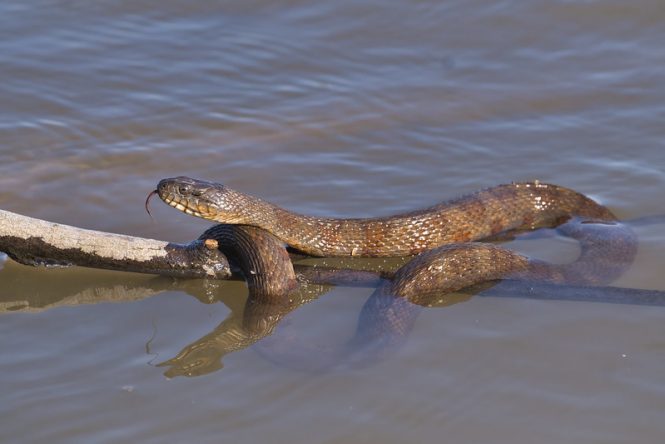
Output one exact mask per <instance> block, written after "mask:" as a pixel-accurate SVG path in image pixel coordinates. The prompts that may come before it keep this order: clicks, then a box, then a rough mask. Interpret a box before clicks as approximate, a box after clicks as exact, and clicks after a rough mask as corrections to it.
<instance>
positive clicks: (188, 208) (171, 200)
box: [160, 195, 210, 219]
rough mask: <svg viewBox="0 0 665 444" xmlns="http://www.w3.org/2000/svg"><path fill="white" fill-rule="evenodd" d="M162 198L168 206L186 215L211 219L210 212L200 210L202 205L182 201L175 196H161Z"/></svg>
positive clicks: (185, 200) (186, 200)
mask: <svg viewBox="0 0 665 444" xmlns="http://www.w3.org/2000/svg"><path fill="white" fill-rule="evenodd" d="M160 197H161V198H162V200H163V201H164V203H166V204H167V205H169V206H172V207H173V208H175V209H177V210H180V211H182V212H184V213H187V214H189V215H190V216H196V217H201V218H204V219H208V218H209V217H210V214H209V212H208V213H203V212H202V211H201V210H199V208H200V205H194V204H192V203H191V202H190V201H189V200H188V199H180V198H178V196H173V195H168V196H160Z"/></svg>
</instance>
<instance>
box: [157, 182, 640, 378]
mask: <svg viewBox="0 0 665 444" xmlns="http://www.w3.org/2000/svg"><path fill="white" fill-rule="evenodd" d="M155 193H157V194H159V196H160V197H161V198H162V200H164V201H165V202H166V203H168V204H169V205H171V206H173V207H175V208H177V209H180V210H182V211H184V212H186V213H188V214H191V215H194V216H198V217H202V218H205V219H209V220H213V221H217V222H222V223H221V224H218V225H215V226H213V227H211V228H209V229H208V230H206V232H205V233H203V234H202V235H201V237H200V239H215V240H217V241H218V243H219V246H220V249H221V250H222V252H223V253H225V254H226V255H228V256H229V258H230V259H231V262H232V263H235V264H236V265H237V266H238V267H240V269H241V270H242V272H243V274H244V275H245V278H246V280H247V284H248V287H249V292H250V298H249V299H248V301H247V305H246V308H245V314H244V324H243V325H244V327H243V329H242V330H239V331H234V332H233V334H231V335H230V336H229V337H228V338H227V337H226V336H223V337H220V338H218V337H216V336H215V337H213V338H211V339H210V340H204V341H202V342H200V343H198V344H196V345H195V346H191V347H190V348H188V349H185V350H183V352H181V354H179V355H178V356H177V357H176V358H174V359H172V360H170V361H167V362H165V363H164V365H171V366H173V367H172V368H171V369H170V370H169V371H168V373H169V374H171V375H176V374H188V375H195V374H202V373H206V372H209V371H213V370H215V369H218V368H219V367H220V366H221V364H220V363H219V361H218V359H219V358H220V356H221V355H223V354H225V353H228V352H229V351H233V350H237V349H240V348H243V347H246V346H247V345H249V344H253V343H255V342H256V341H258V340H260V339H263V340H262V341H261V342H260V343H259V344H258V346H259V350H263V351H262V353H264V354H266V355H267V356H269V357H270V358H271V359H272V360H276V361H281V362H283V363H285V364H287V365H290V364H293V363H295V362H300V364H298V365H299V366H301V367H303V368H304V367H311V366H312V365H314V366H315V367H317V368H327V367H329V366H333V365H336V364H338V363H340V362H342V361H347V362H348V363H349V365H358V364H359V365H365V364H366V363H368V362H370V361H371V360H373V359H376V358H380V357H381V356H382V355H383V354H385V353H389V352H390V350H391V349H394V347H395V346H398V345H399V344H401V343H402V342H403V341H404V339H405V338H406V336H407V335H408V334H409V332H410V330H411V328H412V326H413V324H414V322H415V319H416V317H417V316H418V313H419V307H417V305H414V304H418V305H431V304H432V302H433V301H434V300H436V299H435V298H439V297H440V296H441V295H442V294H443V293H447V292H453V291H457V290H460V289H463V288H465V287H469V286H471V285H474V284H479V283H484V282H487V281H494V280H499V279H520V280H538V281H544V282H550V283H566V284H576V285H603V284H606V283H609V282H611V281H612V280H614V279H616V278H617V277H618V276H620V275H621V273H622V272H623V271H625V269H626V268H628V266H629V265H630V264H631V263H632V261H633V258H634V256H635V253H636V245H637V243H636V238H635V235H634V234H633V232H632V231H631V230H630V229H629V228H628V227H627V226H626V225H623V224H621V223H619V222H618V221H617V220H616V217H615V216H614V215H613V214H612V213H611V212H610V211H609V210H608V209H607V208H605V207H603V206H601V205H599V204H598V203H596V202H594V201H593V200H591V199H589V198H588V197H586V196H584V195H582V194H579V193H577V192H575V191H573V190H570V189H567V188H563V187H560V186H556V185H548V184H542V183H539V182H532V183H516V184H508V185H499V186H497V187H494V188H489V189H486V190H483V191H479V192H477V193H474V194H470V195H468V196H465V197H461V198H457V199H453V200H451V201H448V202H444V203H441V204H438V205H435V206H433V207H430V208H427V209H424V210H419V211H414V212H411V213H405V214H400V215H396V216H390V217H384V218H369V219H329V218H315V217H311V216H304V215H299V214H296V213H292V212H289V211H287V210H285V209H283V208H280V207H277V206H275V205H272V204H270V203H267V202H264V201H262V200H260V199H257V198H255V197H251V196H247V195H244V194H241V193H239V192H237V191H233V190H230V189H228V188H226V187H225V186H223V185H220V184H216V183H212V182H206V181H201V180H196V179H190V178H187V177H177V178H173V179H164V180H162V181H160V182H159V185H158V187H157V190H155V191H154V192H153V193H151V195H152V194H155ZM149 198H150V196H149V197H148V199H149ZM146 202H147V201H146ZM546 226H547V227H557V229H558V231H559V232H561V233H562V234H564V235H566V236H569V237H571V238H573V239H576V240H577V241H578V242H579V245H580V254H579V256H578V258H577V259H576V260H575V261H574V262H572V263H568V264H550V263H548V262H544V261H540V260H536V259H532V258H529V257H527V256H524V255H522V254H519V253H517V252H514V251H511V250H508V249H506V248H502V247H500V246H497V245H494V244H488V243H477V242H474V241H477V240H481V239H484V238H487V237H491V236H494V235H496V234H499V233H503V232H506V231H510V230H515V229H530V228H536V227H546ZM284 243H286V244H288V245H289V246H291V247H293V248H295V249H297V250H300V251H302V252H304V253H307V254H310V255H315V256H322V255H328V256H358V255H362V256H395V255H413V254H417V256H416V257H415V258H414V259H412V260H411V261H409V262H407V263H406V264H405V265H404V266H402V267H401V268H399V269H398V270H397V271H396V272H395V274H394V276H393V277H392V279H388V280H385V281H383V282H382V283H381V284H380V285H379V287H378V288H377V289H376V290H375V291H374V293H373V294H372V296H371V297H370V298H369V299H368V300H367V302H366V303H365V305H364V306H363V309H362V311H361V314H360V319H359V322H358V328H357V330H356V333H355V334H354V336H353V338H352V339H351V340H350V341H349V342H348V343H346V344H342V345H341V346H338V347H336V348H333V350H332V351H329V352H327V353H316V352H314V353H311V344H310V343H309V341H307V340H305V341H303V343H302V344H299V345H298V346H294V344H293V339H291V340H287V341H282V340H279V339H278V338H275V337H274V336H270V337H266V336H269V335H271V334H272V332H273V330H274V329H275V327H276V326H277V324H278V323H279V321H280V319H281V318H282V317H283V315H284V314H285V313H287V312H288V311H290V310H291V309H293V307H291V306H290V305H289V304H290V301H291V296H289V297H285V296H287V295H292V294H293V293H292V292H293V291H294V289H295V288H296V287H297V285H296V275H295V272H294V269H293V265H292V263H291V260H290V258H289V255H288V253H287V251H286V249H285V248H284ZM301 290H302V288H301V289H299V290H298V291H301ZM305 290H306V288H305ZM296 299H297V298H296ZM281 304H284V308H283V309H282V308H280V305H281ZM278 336H279V335H278ZM289 337H290V335H289ZM222 338H225V339H222ZM229 338H230V340H229ZM209 349H213V350H215V351H216V352H215V353H213V357H215V359H210V358H209V357H208V358H207V359H206V358H205V355H203V354H202V352H203V350H209ZM294 350H295V351H294ZM302 350H308V354H310V353H311V354H314V355H315V356H316V359H315V360H314V361H312V360H308V359H307V358H304V357H305V356H306V354H303V353H302ZM284 359H286V361H284ZM192 362H193V364H192Z"/></svg>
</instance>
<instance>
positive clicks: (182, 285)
mask: <svg viewBox="0 0 665 444" xmlns="http://www.w3.org/2000/svg"><path fill="white" fill-rule="evenodd" d="M10 264H11V266H12V267H20V269H21V272H20V273H11V274H10V276H8V277H7V281H6V282H3V284H6V285H4V286H3V290H4V291H3V294H2V295H1V299H0V313H2V312H4V313H9V312H39V311H43V310H46V309H49V308H54V307H62V306H74V305H82V304H90V303H101V302H131V301H138V300H141V299H144V298H147V297H151V296H154V295H157V294H159V293H162V292H164V291H180V292H183V293H186V294H189V295H191V296H193V297H195V298H196V299H197V300H199V301H200V302H202V303H205V304H209V303H214V302H219V301H222V302H225V299H226V294H225V293H226V292H225V288H224V284H223V282H219V281H206V280H184V279H180V280H176V279H171V278H163V277H148V276H144V275H138V274H127V273H118V272H108V271H98V270H82V269H77V270H76V272H75V273H76V276H77V278H76V279H69V278H68V277H71V273H73V272H74V271H73V270H71V269H54V270H49V272H44V271H43V269H38V268H29V267H24V266H21V265H16V264H12V263H10ZM297 269H299V270H301V271H302V272H303V273H306V274H307V275H308V276H322V277H324V279H325V280H326V282H330V281H333V280H336V281H337V283H339V284H340V285H346V284H349V285H352V286H358V285H364V286H374V285H375V284H376V283H377V282H380V285H379V288H378V289H377V290H376V291H374V293H373V294H372V295H371V296H370V297H369V298H368V300H367V301H366V302H365V304H364V305H363V308H362V310H361V312H360V315H359V318H358V322H357V327H356V330H355V333H354V334H353V336H352V337H351V338H350V339H349V340H347V341H345V342H344V341H340V342H339V343H338V344H335V343H333V344H325V345H322V344H315V343H312V341H311V340H310V338H309V336H308V335H307V334H305V332H298V331H294V329H293V328H291V326H289V325H286V326H283V325H280V323H282V321H283V320H284V319H285V318H286V317H287V315H289V314H290V313H292V312H293V311H294V310H296V309H297V308H298V307H301V306H302V305H304V304H307V303H309V302H311V301H314V300H315V299H317V298H318V297H320V296H321V295H323V294H324V293H326V292H327V291H328V290H329V289H330V288H331V287H330V285H318V284H315V283H303V284H301V285H300V286H299V288H298V289H296V290H295V291H294V292H293V293H291V294H290V295H289V297H288V298H284V300H283V302H278V303H276V302H274V301H264V300H260V298H251V297H250V298H248V299H247V300H246V302H245V304H244V307H242V308H241V309H232V310H231V313H230V314H229V315H228V316H227V318H226V319H224V320H223V321H222V322H221V323H220V324H219V325H218V326H217V327H216V328H215V329H214V330H213V331H212V332H210V333H208V334H207V335H205V336H203V337H202V338H200V339H198V340H196V341H194V342H193V343H191V344H189V345H187V346H186V347H184V348H183V349H182V350H181V351H180V352H179V353H178V354H177V355H176V356H175V357H173V358H171V359H168V360H166V361H164V362H161V363H159V364H158V366H163V367H167V369H166V371H165V372H164V374H165V375H166V376H167V377H175V376H190V377H193V376H201V375H205V374H209V373H211V372H215V371H217V370H220V369H221V368H222V367H223V362H222V360H223V358H224V357H225V356H226V355H228V354H230V353H233V352H235V351H239V350H243V349H245V348H247V347H249V346H251V345H253V344H256V346H255V349H256V351H257V352H259V353H260V354H261V355H262V356H264V357H265V358H266V359H268V360H270V361H272V362H275V363H278V364H279V365H282V366H285V367H288V368H294V369H298V370H304V371H317V372H318V371H324V370H331V369H340V368H356V367H365V366H369V365H372V364H374V363H376V362H378V361H379V360H381V359H383V358H385V357H387V356H389V355H390V354H392V353H395V352H396V351H397V350H398V349H399V347H400V346H401V345H402V344H404V342H405V340H406V338H407V337H408V335H409V333H410V331H411V329H412V328H413V326H414V323H415V321H416V318H417V316H418V314H419V313H420V311H421V310H422V309H423V307H422V306H420V305H417V304H414V303H412V302H409V301H407V300H405V299H404V298H400V297H395V296H393V295H391V294H390V293H387V292H385V291H381V288H382V287H385V286H386V285H388V284H389V283H390V281H389V280H388V279H380V278H379V277H378V275H375V276H374V279H371V278H370V276H371V273H369V272H366V271H363V272H360V273H356V272H355V271H354V270H340V271H339V273H338V277H337V279H333V276H334V275H335V273H334V272H333V271H332V270H331V269H329V268H323V270H322V271H323V273H320V274H317V273H314V272H313V270H312V269H311V267H310V266H308V267H304V268H303V267H297ZM37 274H39V279H31V278H30V276H31V275H35V276H36V275H37ZM68 274H70V276H67V275H68ZM11 276H18V277H17V278H15V279H12V278H11ZM56 283H57V284H56ZM473 295H477V296H480V297H521V298H538V299H550V300H569V301H585V302H605V303H608V302H609V303H624V304H640V305H658V306H665V292H659V291H651V290H636V289H628V288H617V287H584V286H570V285H553V284H541V283H533V282H530V283H527V282H519V281H502V282H499V283H497V284H494V283H487V284H484V285H479V286H475V287H472V288H468V289H465V290H464V291H463V292H459V293H448V294H435V293H432V294H430V295H429V296H428V298H427V299H420V300H419V303H420V304H422V305H423V306H433V307H447V306H450V305H453V304H457V303H460V302H464V301H467V300H469V298H471V297H472V296H473ZM225 303H226V304H227V305H229V306H231V305H237V304H233V303H231V302H225ZM287 324H288V323H287ZM339 336H342V335H339Z"/></svg>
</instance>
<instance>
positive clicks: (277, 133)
mask: <svg viewBox="0 0 665 444" xmlns="http://www.w3.org/2000/svg"><path fill="white" fill-rule="evenodd" d="M663 19H665V8H663V6H662V4H661V2H658V1H647V0H639V1H636V2H632V3H630V4H626V3H625V2H613V1H606V2H593V1H589V2H568V1H547V2H546V1H540V2H538V1H536V2H529V3H528V4H527V3H524V2H521V3H519V2H486V1H481V0H478V1H473V2H468V1H465V2H445V3H441V2H433V1H429V2H428V1H419V2H372V1H369V0H366V1H355V2H351V1H345V2H335V3H334V4H333V3H315V2H308V1H290V2H280V3H279V4H274V3H271V2H264V1H251V2H247V1H242V2H223V3H220V4H212V3H211V2H200V3H198V4H196V5H192V4H191V2H178V1H165V2H160V3H159V4H156V3H154V2H106V1H98V2H84V1H80V2H63V1H57V0H53V1H47V0H43V1H33V2H29V3H26V2H18V1H11V0H10V1H5V2H2V4H0V67H1V68H0V98H1V100H0V140H2V145H0V208H2V209H3V210H8V211H14V212H17V213H21V214H25V215H29V216H33V217H38V218H43V219H47V220H51V221H55V222H60V223H66V224H71V225H77V226H81V227H84V228H91V229H99V230H105V231H112V232H118V233H125V234H130V235H136V236H145V237H152V238H157V239H165V240H171V241H186V240H190V239H192V238H194V237H196V236H198V234H199V233H200V232H201V231H203V229H204V228H205V227H207V226H208V224H207V223H206V222H204V221H201V220H195V219H194V218H191V217H188V216H186V215H184V214H179V213H177V212H175V211H174V210H172V209H170V208H168V207H166V206H165V205H161V204H159V203H157V202H156V201H155V204H154V205H153V213H154V215H155V219H156V222H154V223H152V222H151V221H150V219H149V218H148V216H147V215H146V214H145V212H144V211H143V209H142V205H143V200H144V198H145V196H146V194H147V193H148V192H149V191H150V190H151V189H153V188H154V186H155V184H156V182H157V181H158V180H159V179H160V178H162V177H168V176H173V175H181V174H182V175H190V176H193V177H199V178H205V179H210V180H217V181H222V182H224V183H227V184H228V185H229V186H232V187H233V188H236V189H239V190H242V191H245V192H248V193H252V194H255V195H259V196H261V197H262V198H264V199H267V200H270V201H273V202H275V203H278V204H280V205H282V206H285V207H287V208H290V209H293V210H296V211H301V212H306V213H312V214H318V215H322V216H365V215H383V214H390V213H394V212H397V211H402V210H408V209H414V208H418V207H421V206H424V205H428V204H431V203H434V202H438V201H440V200H443V199H444V198H449V197H454V196H458V195H460V194H463V193H465V192H469V191H473V190H476V189H478V188H481V187H485V186H490V185H494V184H497V183H502V182H507V181H513V180H530V179H540V180H543V181H548V182H555V183H559V184H561V185H565V186H569V187H572V188H575V189H577V190H579V191H582V192H584V193H586V194H588V195H590V196H592V197H594V198H596V199H598V200H600V201H601V202H602V203H604V204H606V205H608V206H609V207H611V208H612V209H613V210H614V211H615V212H616V213H617V214H618V215H619V216H620V217H621V218H623V219H628V220H632V219H637V218H640V217H643V216H648V215H653V214H663V213H665V197H664V194H663V191H662V190H663V189H665V171H664V169H665V143H664V141H665V130H664V127H663V124H662V122H663V116H665V106H664V105H663V104H664V103H665V89H664V88H663V87H662V85H663V84H664V83H665V74H664V72H663V70H662V66H663V62H665V51H663V49H662V42H663V38H664V37H665V30H664V29H663V26H662V22H663ZM634 228H635V230H636V232H637V234H638V236H639V238H640V245H639V252H638V257H637V260H636V262H635V264H634V266H633V267H632V268H631V270H629V272H627V273H626V274H625V275H624V276H623V277H622V278H621V279H620V280H619V281H618V282H616V283H615V285H619V286H627V287H634V288H647V289H660V290H665V280H664V279H665V278H664V277H663V275H662V270H663V268H664V267H665V254H664V252H665V234H663V233H665V231H664V229H665V227H664V224H663V223H662V222H660V223H657V222H653V223H648V224H642V225H635V227H634ZM566 245H567V243H566V242H565V241H563V240H557V239H550V240H546V241H544V242H535V243H531V242H529V241H521V242H519V243H517V244H516V246H517V247H519V248H520V249H521V250H522V251H525V252H528V253H530V254H533V255H536V256H540V257H547V258H550V259H553V260H555V259H557V258H559V257H560V255H563V254H567V253H566V252H565V251H564V250H566ZM370 293H371V289H348V288H335V289H334V290H332V291H331V292H330V293H328V294H327V295H326V296H324V297H322V298H320V299H318V300H316V301H315V302H312V303H310V304H308V305H306V306H304V307H301V309H299V310H297V311H295V312H294V313H293V314H292V316H291V318H290V319H289V320H288V322H289V323H291V324H293V327H294V328H296V330H297V329H300V332H301V334H302V335H304V336H305V337H311V338H313V340H316V341H321V342H323V343H326V341H328V343H332V342H335V341H337V340H339V341H344V340H345V339H348V338H349V337H351V336H352V334H353V330H354V328H355V322H356V318H357V316H358V312H359V310H360V307H361V306H362V304H363V302H364V300H365V299H366V298H367V296H369V294H370ZM192 294H193V295H196V296H197V297H190V295H192ZM149 295H152V297H147V296H149ZM245 296H246V291H245V289H244V287H243V285H242V284H241V283H238V282H229V283H223V284H219V285H218V286H215V285H211V284H204V283H200V282H199V283H190V284H187V283H178V282H176V283H172V282H171V281H164V280H156V281H155V280H154V279H153V278H151V277H149V276H136V275H126V274H122V273H111V272H103V271H96V270H84V269H80V268H71V269H47V270H45V269H29V268H27V267H23V266H20V265H18V264H16V263H14V262H12V261H10V260H6V261H5V262H4V264H3V268H2V270H0V298H1V299H0V302H1V304H2V305H1V306H2V307H3V310H11V312H6V313H4V314H3V315H2V316H0V330H1V332H0V337H1V338H2V340H0V356H2V358H0V368H2V370H3V388H2V395H0V413H1V414H0V418H2V419H0V425H1V427H0V440H1V441H3V442H19V441H20V442H141V443H143V442H146V443H150V442H165V441H167V442H180V441H184V440H188V441H194V442H201V443H204V442H219V441H220V440H224V441H230V442H248V443H249V442H252V443H254V442H260V441H268V440H269V441H270V442H276V443H281V442H320V443H326V442H331V443H332V442H350V443H363V442H378V441H382V442H386V443H392V442H405V441H407V440H409V441H419V442H431V441H435V440H437V441H440V440H441V439H442V438H441V437H442V436H445V437H446V439H447V440H449V441H450V442H492V443H498V442H510V443H519V442H533V439H534V436H537V437H538V442H542V443H550V442H551V443H554V442H585V443H593V442H598V443H601V442H602V443H611V442H617V443H623V442H659V441H660V440H662V436H663V434H664V433H665V425H664V424H665V421H663V420H664V419H665V413H664V412H665V383H664V382H663V376H662V375H663V370H665V360H664V353H665V342H664V341H663V337H665V327H663V325H664V323H663V317H664V316H665V311H663V309H662V308H658V307H637V306H630V305H613V304H597V303H584V302H556V301H533V300H523V299H503V298H502V299H490V298H471V299H470V300H468V301H466V302H464V303H458V304H456V305H452V306H449V307H446V308H439V309H428V310H424V311H423V312H422V313H421V314H420V316H419V317H418V319H417V322H416V324H415V327H414V329H413V331H412V332H411V334H410V335H409V338H408V340H407V342H406V343H405V344H404V345H403V346H402V347H400V348H398V349H396V350H395V351H394V353H392V354H391V355H389V356H387V357H386V358H385V359H384V360H382V361H378V362H375V363H374V364H373V365H370V366H369V367H367V368H364V369H356V370H334V371H330V372H316V373H314V374H311V373H306V372H301V371H297V370H293V369H292V368H289V367H288V366H285V365H280V364H275V363H273V362H272V361H271V360H269V359H266V357H265V356H264V355H263V354H261V353H257V350H256V347H254V348H250V349H246V350H243V351H239V352H236V353H232V354H229V355H227V356H225V357H224V358H223V361H222V362H223V364H224V367H223V368H222V369H221V370H219V371H216V372H213V373H209V374H208V375H206V376H200V377H192V378H187V377H176V378H173V379H167V378H165V377H164V376H163V373H164V371H165V368H164V367H155V364H156V363H157V362H161V361H164V360H167V359H169V358H172V357H174V356H175V355H176V354H177V353H178V352H179V351H180V350H181V349H183V348H184V347H185V346H187V345H188V344H190V343H192V342H195V341H196V340H197V339H198V338H201V337H203V336H205V335H206V334H208V333H210V332H211V331H213V330H214V329H215V328H216V327H217V326H218V324H219V323H221V322H222V321H223V320H224V318H225V317H227V316H229V315H230V314H232V313H234V315H237V313H238V312H239V310H241V307H242V305H243V298H244V297H245ZM99 299H105V300H125V302H118V303H110V302H106V303H93V302H95V301H98V300H99ZM130 299H131V300H133V302H128V301H127V300H130ZM82 302H85V303H82Z"/></svg>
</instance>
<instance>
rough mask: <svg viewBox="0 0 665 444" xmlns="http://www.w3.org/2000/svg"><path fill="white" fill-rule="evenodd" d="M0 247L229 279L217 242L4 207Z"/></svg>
mask: <svg viewBox="0 0 665 444" xmlns="http://www.w3.org/2000/svg"><path fill="white" fill-rule="evenodd" d="M0 251H3V252H5V253H7V255H8V256H9V257H11V258H12V259H14V260H15V261H16V262H19V263H21V264H25V265H44V266H58V265H61V266H62V265H79V266H82V267H92V268H103V269H108V270H120V271H133V272H138V273H151V274H161V275H168V276H181V277H208V278H216V279H228V278H229V277H230V276H231V269H230V266H229V262H228V260H227V259H226V256H224V255H223V254H222V253H221V252H220V251H219V250H218V249H217V248H216V244H214V243H206V242H204V241H200V240H197V241H193V242H190V243H188V244H174V243H169V242H164V241H159V240H154V239H144V238H139V237H132V236H125V235H121V234H113V233H105V232H102V231H94V230H85V229H82V228H77V227H72V226H69V225H62V224H57V223H53V222H48V221H44V220H40V219H33V218H31V217H27V216H22V215H20V214H15V213H11V212H9V211H4V210H0Z"/></svg>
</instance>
